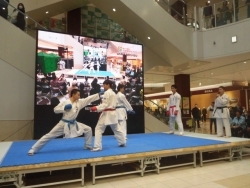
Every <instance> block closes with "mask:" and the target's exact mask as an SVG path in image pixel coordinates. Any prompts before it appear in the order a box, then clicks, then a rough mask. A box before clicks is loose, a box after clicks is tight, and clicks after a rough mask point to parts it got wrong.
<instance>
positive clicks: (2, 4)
mask: <svg viewBox="0 0 250 188" xmlns="http://www.w3.org/2000/svg"><path fill="white" fill-rule="evenodd" d="M7 2H8V3H9V0H5V1H4V0H0V16H2V17H3V18H5V19H7V18H8V4H7Z"/></svg>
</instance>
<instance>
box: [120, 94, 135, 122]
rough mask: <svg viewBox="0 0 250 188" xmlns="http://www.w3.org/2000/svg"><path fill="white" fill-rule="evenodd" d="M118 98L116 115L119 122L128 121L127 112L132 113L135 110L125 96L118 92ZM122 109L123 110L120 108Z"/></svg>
mask: <svg viewBox="0 0 250 188" xmlns="http://www.w3.org/2000/svg"><path fill="white" fill-rule="evenodd" d="M116 96H117V105H116V106H117V107H118V108H116V114H117V118H118V120H126V119H127V111H132V110H133V108H132V106H131V105H130V104H129V102H128V101H127V99H126V97H125V95H124V94H123V93H121V92H118V93H117V94H116ZM119 107H121V108H119Z"/></svg>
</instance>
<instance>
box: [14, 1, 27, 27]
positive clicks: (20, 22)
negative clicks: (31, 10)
mask: <svg viewBox="0 0 250 188" xmlns="http://www.w3.org/2000/svg"><path fill="white" fill-rule="evenodd" d="M17 9H18V10H19V12H18V13H17V17H16V23H15V25H16V26H17V27H18V28H19V29H21V30H23V31H24V29H25V24H26V22H25V8H24V5H23V4H22V3H19V4H18V6H17Z"/></svg>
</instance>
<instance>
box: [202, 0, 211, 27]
mask: <svg viewBox="0 0 250 188" xmlns="http://www.w3.org/2000/svg"><path fill="white" fill-rule="evenodd" d="M212 15H213V9H212V6H210V5H209V3H208V2H206V6H205V7H204V9H203V16H204V20H205V28H206V29H208V28H210V27H211V17H212Z"/></svg>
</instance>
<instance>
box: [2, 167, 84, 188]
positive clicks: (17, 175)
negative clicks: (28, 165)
mask: <svg viewBox="0 0 250 188" xmlns="http://www.w3.org/2000/svg"><path fill="white" fill-rule="evenodd" d="M85 166H86V164H81V165H68V166H61V167H49V168H42V169H27V170H20V171H18V172H7V173H2V172H0V183H7V182H13V183H14V185H15V186H16V187H17V188H35V187H44V186H51V185H59V184H66V183H73V182H81V185H82V186H84V168H85ZM73 168H81V179H74V180H67V181H59V182H53V183H44V184H37V185H29V186H25V185H24V182H23V176H25V175H26V174H30V173H37V172H49V171H57V170H66V169H73Z"/></svg>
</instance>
